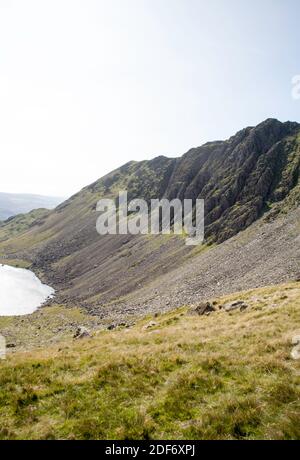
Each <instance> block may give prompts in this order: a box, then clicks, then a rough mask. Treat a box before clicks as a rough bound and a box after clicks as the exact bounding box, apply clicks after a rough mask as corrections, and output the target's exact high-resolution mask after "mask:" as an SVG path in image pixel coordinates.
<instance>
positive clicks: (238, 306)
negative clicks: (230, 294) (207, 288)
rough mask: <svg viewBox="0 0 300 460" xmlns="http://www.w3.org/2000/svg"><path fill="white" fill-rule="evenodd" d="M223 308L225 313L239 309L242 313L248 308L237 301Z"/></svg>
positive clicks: (243, 303)
mask: <svg viewBox="0 0 300 460" xmlns="http://www.w3.org/2000/svg"><path fill="white" fill-rule="evenodd" d="M223 308H224V310H225V311H227V312H230V311H234V310H238V309H240V311H244V310H246V309H247V308H248V305H247V304H246V303H245V302H244V301H243V300H237V301H236V302H233V303H229V304H225V305H224V306H223Z"/></svg>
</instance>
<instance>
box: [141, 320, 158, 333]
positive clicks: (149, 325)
mask: <svg viewBox="0 0 300 460" xmlns="http://www.w3.org/2000/svg"><path fill="white" fill-rule="evenodd" d="M156 325H157V323H156V322H155V321H150V323H148V324H145V326H144V327H143V330H144V331H145V330H147V329H151V327H154V326H156Z"/></svg>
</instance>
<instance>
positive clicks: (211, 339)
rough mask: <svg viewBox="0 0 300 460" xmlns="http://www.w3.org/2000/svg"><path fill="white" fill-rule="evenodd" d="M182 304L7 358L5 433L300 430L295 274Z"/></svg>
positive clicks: (227, 435) (2, 383)
mask: <svg viewBox="0 0 300 460" xmlns="http://www.w3.org/2000/svg"><path fill="white" fill-rule="evenodd" d="M236 299H242V300H245V301H246V302H247V303H248V304H249V309H248V310H246V311H245V312H243V313H241V312H239V311H237V312H232V313H225V312H223V311H217V312H216V313H214V314H212V315H210V316H208V317H198V316H191V315H188V314H187V308H185V307H183V308H181V309H179V310H176V311H173V312H171V313H168V314H165V315H161V316H159V317H157V318H155V319H154V321H155V322H156V325H155V326H153V327H152V328H150V329H144V328H143V326H144V325H145V324H147V322H148V321H149V319H152V318H149V317H148V318H146V319H144V320H143V321H140V322H138V323H137V324H136V326H134V327H133V328H132V329H129V330H128V329H119V330H116V331H112V332H108V331H99V332H98V333H97V334H95V336H94V337H93V338H91V339H84V340H81V341H70V340H69V341H66V342H63V343H60V344H58V345H56V346H52V348H51V347H50V348H49V347H47V348H45V349H43V350H35V351H34V350H33V351H30V352H26V353H20V352H18V353H15V354H11V355H9V356H8V359H7V360H6V361H2V362H1V363H0V417H1V427H0V438H2V439H162V438H164V439H299V438H300V379H299V371H300V364H299V362H297V361H293V360H292V359H291V358H290V352H291V344H290V340H291V337H292V336H293V335H294V334H296V333H299V331H300V285H299V283H292V284H288V285H283V286H274V287H269V288H264V289H257V290H252V291H248V292H243V293H238V294H236V295H231V296H227V297H224V298H222V299H216V301H217V302H218V303H219V304H220V303H224V302H227V301H233V300H236Z"/></svg>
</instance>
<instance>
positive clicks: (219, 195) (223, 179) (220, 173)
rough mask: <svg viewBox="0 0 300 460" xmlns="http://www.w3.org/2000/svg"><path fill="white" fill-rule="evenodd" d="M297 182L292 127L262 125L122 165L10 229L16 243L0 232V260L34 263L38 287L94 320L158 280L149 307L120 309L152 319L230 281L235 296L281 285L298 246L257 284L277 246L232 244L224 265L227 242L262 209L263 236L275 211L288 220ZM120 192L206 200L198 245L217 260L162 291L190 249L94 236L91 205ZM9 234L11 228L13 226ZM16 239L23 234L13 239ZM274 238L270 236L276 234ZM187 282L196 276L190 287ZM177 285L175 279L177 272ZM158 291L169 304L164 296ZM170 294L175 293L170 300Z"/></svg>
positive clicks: (259, 241) (299, 135) (202, 262)
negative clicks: (155, 310) (178, 153)
mask: <svg viewBox="0 0 300 460" xmlns="http://www.w3.org/2000/svg"><path fill="white" fill-rule="evenodd" d="M299 177H300V125H299V124H297V123H291V122H287V123H280V122H279V121H277V120H273V119H269V120H266V121H265V122H263V123H261V124H259V125H258V126H256V127H249V128H246V129H244V130H242V131H240V132H238V133H237V134H236V135H235V136H233V137H231V138H230V139H228V140H225V141H217V142H210V143H207V144H205V145H203V146H201V147H198V148H193V149H191V150H190V151H189V152H187V153H186V154H185V155H183V156H182V157H181V158H166V157H158V158H155V159H153V160H150V161H142V162H130V163H127V164H126V165H124V166H122V167H120V168H119V169H117V170H115V171H113V172H111V173H110V174H108V175H106V176H105V177H103V178H101V179H99V180H98V181H96V182H95V183H93V184H91V185H89V186H88V187H86V188H84V189H83V190H81V191H80V192H79V193H77V194H76V195H74V196H73V197H72V198H70V199H69V200H67V201H65V202H64V203H63V204H61V205H60V206H58V208H56V209H55V210H54V211H51V212H49V214H48V215H46V216H45V217H43V218H42V219H39V220H38V221H35V222H33V223H31V224H30V228H27V229H26V230H25V231H23V230H19V226H17V229H16V235H15V238H14V239H9V240H7V238H8V237H7V233H5V228H6V225H4V226H1V227H0V252H1V254H4V255H7V254H8V255H10V256H11V257H12V258H21V259H24V260H29V261H32V263H33V266H32V269H33V270H39V271H40V272H42V273H43V274H44V275H45V277H46V278H47V279H46V281H47V283H46V284H49V285H51V286H53V287H54V288H55V290H56V292H57V297H56V301H57V302H61V303H62V304H68V303H72V304H74V301H76V304H77V305H79V306H82V307H85V306H86V307H87V308H89V310H90V312H91V313H92V314H95V315H97V314H98V313H99V311H101V310H102V306H103V305H108V304H110V305H111V304H113V306H114V307H115V305H116V301H118V299H121V298H127V296H128V295H131V294H133V293H136V292H137V291H139V290H140V289H141V288H143V289H144V288H145V287H147V284H148V283H150V282H151V283H154V282H156V281H157V280H160V279H161V280H162V284H161V285H158V286H156V287H155V289H156V290H157V291H158V292H159V294H158V295H156V294H153V292H150V291H149V296H148V297H147V299H145V298H142V299H141V300H140V301H136V300H135V299H136V295H135V297H134V299H132V298H131V299H130V300H128V304H126V307H125V308H126V310H130V309H131V311H132V310H133V309H140V308H143V309H144V311H146V310H147V311H150V312H151V313H152V310H151V308H152V305H153V303H154V302H157V303H159V304H160V305H159V307H160V306H161V308H167V306H168V302H169V305H170V307H171V306H172V305H174V301H176V302H177V301H178V302H180V303H181V305H182V304H183V303H184V302H186V303H187V304H192V303H195V302H197V301H199V296H200V294H199V293H201V295H202V297H201V298H202V299H203V298H210V297H211V295H215V293H216V292H217V288H215V291H214V292H212V286H216V287H218V286H219V285H220V286H221V287H222V286H223V287H224V288H223V291H222V290H221V288H220V290H219V292H222V293H225V292H228V289H227V288H226V283H227V282H230V285H231V286H233V284H234V283H235V282H236V285H237V286H235V290H241V289H243V288H244V287H252V286H253V287H255V286H257V285H260V284H259V282H260V279H262V280H263V281H266V282H270V281H271V282H273V281H274V280H275V281H281V280H284V279H285V278H284V276H285V272H286V270H287V269H288V270H290V272H291V275H293V270H294V268H293V267H294V266H296V265H297V261H296V251H297V247H296V249H295V250H294V251H293V253H295V255H294V254H292V257H287V258H286V260H285V261H284V262H285V266H284V267H283V263H282V258H283V256H281V253H282V251H277V257H279V259H280V260H278V261H277V260H276V267H275V269H274V267H273V266H270V267H269V268H268V270H269V271H268V273H267V275H264V270H265V268H264V267H266V266H267V264H266V261H267V260H269V261H270V260H271V259H272V258H273V259H272V260H274V257H273V255H274V251H276V247H277V246H278V245H277V243H276V242H274V239H273V240H272V239H271V237H270V238H269V239H266V238H264V236H263V235H260V236H259V238H257V237H256V236H254V238H253V241H251V242H250V243H249V246H248V247H247V248H246V249H245V248H244V247H242V245H243V242H239V241H237V242H236V243H234V244H236V248H235V250H234V253H231V254H230V263H229V258H228V256H227V255H228V252H229V245H227V243H228V239H229V238H231V237H233V238H236V236H235V235H236V234H237V233H239V232H240V231H241V230H245V229H249V227H250V226H251V224H253V223H254V222H255V221H256V220H257V219H258V218H260V217H261V216H262V215H263V214H264V213H265V211H267V210H269V213H268V216H269V219H270V227H271V224H272V223H273V221H274V218H275V217H276V216H277V215H278V214H280V212H281V211H285V212H286V214H289V213H290V212H289V211H290V210H293V212H294V209H296V208H297V207H298V206H299V199H300V182H299ZM119 190H127V191H128V198H129V200H131V199H133V198H144V199H146V201H147V202H149V201H150V200H151V199H152V198H168V199H174V198H179V199H184V198H190V199H193V200H195V199H197V198H201V199H204V200H205V239H206V243H208V244H209V243H223V245H224V246H223V247H224V251H223V252H224V255H223V252H222V250H221V249H220V250H219V249H218V247H220V246H218V247H217V248H216V250H214V255H213V258H212V259H210V260H209V261H208V260H207V259H206V255H205V254H204V255H203V258H202V257H201V256H199V260H198V261H197V263H196V262H195V265H194V266H193V269H192V273H188V274H187V277H186V279H185V280H181V279H180V280H179V281H180V283H179V285H174V284H173V285H172V289H173V291H172V289H168V288H166V284H165V279H164V276H166V275H167V274H171V273H173V272H174V270H176V269H180V270H181V267H182V266H183V265H184V264H185V263H186V262H187V261H188V262H189V263H190V264H191V265H193V260H195V259H194V253H193V248H191V247H186V246H185V244H184V239H183V238H180V237H178V238H169V239H166V238H160V236H157V237H155V236H153V237H151V239H150V238H147V237H142V236H131V235H117V236H115V235H106V236H104V237H100V236H99V235H98V234H97V232H96V230H95V226H96V220H97V217H98V214H97V212H96V203H97V202H98V200H99V199H100V198H105V197H106V198H112V197H116V196H117V193H118V191H119ZM270 208H271V210H270ZM296 211H297V209H296ZM10 225H14V221H13V222H10ZM254 225H255V224H254ZM283 227H284V225H283ZM292 231H293V229H292ZM18 232H21V233H19V236H18ZM282 232H283V230H282ZM256 233H257V234H258V233H259V229H257V230H256ZM291 234H292V232H285V234H283V235H282V238H281V243H282V244H283V245H284V246H286V249H285V250H288V247H289V245H293V244H294V245H295V243H294V239H293V240H292V241H291V242H289V243H287V244H286V243H285V241H286V240H284V238H286V239H288V238H292V237H291V236H290V235H291ZM3 235H4V236H3ZM274 235H275V238H277V237H278V236H277V235H278V232H275V230H274ZM272 238H273V236H272ZM293 238H294V237H293ZM295 238H296V237H295ZM225 240H226V241H225ZM1 241H2V242H1ZM224 242H225V243H224ZM231 243H232V238H231V240H230V245H231ZM272 244H273V246H272ZM271 246H272V247H271ZM230 247H231V246H230ZM241 247H242V249H240V248H241ZM254 249H255V251H256V252H254ZM220 253H222V254H220ZM246 253H247V257H245V254H246ZM253 253H254V256H253V257H252V254H253ZM235 254H237V255H235ZM269 254H270V256H269ZM258 257H259V258H260V259H261V258H263V259H264V260H260V266H259V268H260V275H259V276H258V275H257V274H256V273H255V269H256V268H255V267H257V266H258V265H257V260H258ZM233 259H236V260H235V265H234V267H231V266H230V264H232V260H233ZM237 259H239V260H237ZM288 259H290V260H288ZM294 259H295V260H294ZM270 264H271V262H270ZM270 264H269V265H270ZM186 266H187V264H185V268H184V270H185V273H186V270H187V269H186ZM201 266H203V269H202V271H201ZM182 270H183V269H182ZM298 272H299V266H298ZM194 273H197V274H198V275H197V279H196V281H193V282H192V285H191V280H194ZM269 273H272V275H269ZM170 276H171V275H170ZM176 276H177V277H178V278H179V277H181V273H177V274H176ZM294 276H296V273H294ZM245 278H246V281H247V282H245V281H244V280H245ZM239 279H241V282H240V283H239V282H238V280H239ZM236 280H237V281H236ZM194 285H195V286H194ZM166 289H167V294H168V298H167V299H166V298H165V297H164V292H165V290H166ZM171 291H172V292H174V295H173V298H172V299H170V293H171ZM175 291H176V295H175ZM177 291H179V292H177ZM183 292H184V293H185V295H184V296H183V295H182V293H183ZM198 294H199V295H198ZM201 298H200V299H201ZM170 300H172V304H171V303H170ZM148 302H149V304H148ZM133 303H134V304H133ZM176 305H177V303H176ZM110 311H111V310H109V312H110ZM106 312H108V309H107V310H105V313H106ZM107 314H108V313H107ZM115 319H116V321H118V319H119V318H113V320H115Z"/></svg>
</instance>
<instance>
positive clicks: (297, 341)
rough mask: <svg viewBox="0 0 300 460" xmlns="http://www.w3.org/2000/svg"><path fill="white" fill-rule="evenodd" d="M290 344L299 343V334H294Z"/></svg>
mask: <svg viewBox="0 0 300 460" xmlns="http://www.w3.org/2000/svg"><path fill="white" fill-rule="evenodd" d="M291 343H292V345H300V335H299V334H298V335H294V337H293V338H292V341H291Z"/></svg>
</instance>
